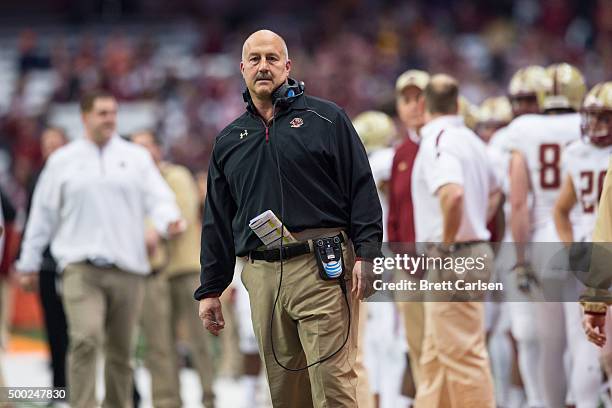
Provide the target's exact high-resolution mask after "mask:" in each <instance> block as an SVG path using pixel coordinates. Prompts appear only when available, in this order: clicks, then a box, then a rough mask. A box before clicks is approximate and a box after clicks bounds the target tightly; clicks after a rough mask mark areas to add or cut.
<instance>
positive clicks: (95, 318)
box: [63, 263, 145, 408]
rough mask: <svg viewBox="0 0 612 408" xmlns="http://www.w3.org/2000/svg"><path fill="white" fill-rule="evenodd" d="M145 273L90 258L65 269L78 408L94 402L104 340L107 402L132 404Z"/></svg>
mask: <svg viewBox="0 0 612 408" xmlns="http://www.w3.org/2000/svg"><path fill="white" fill-rule="evenodd" d="M144 285H145V281H144V277H143V276H140V275H136V274H133V273H129V272H125V271H122V270H119V269H116V268H111V269H108V268H97V267H94V266H91V265H88V264H86V263H75V264H70V265H68V266H67V267H66V269H65V270H64V277H63V294H64V296H63V299H64V308H65V310H66V318H67V322H68V330H69V332H68V333H69V336H70V345H69V349H68V384H69V385H70V406H71V407H72V408H93V407H96V406H98V405H97V403H96V399H95V383H96V357H97V354H98V351H99V350H100V349H101V348H102V347H103V346H104V357H105V367H104V381H105V388H106V397H105V399H104V403H103V405H102V406H103V407H109V408H111V407H112V408H123V407H131V406H132V390H133V386H132V377H133V370H132V365H131V358H132V349H133V345H134V335H135V333H136V330H135V329H136V325H137V323H138V316H139V315H140V309H141V306H142V300H143V297H144Z"/></svg>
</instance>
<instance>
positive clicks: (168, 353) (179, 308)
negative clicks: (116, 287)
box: [141, 271, 214, 408]
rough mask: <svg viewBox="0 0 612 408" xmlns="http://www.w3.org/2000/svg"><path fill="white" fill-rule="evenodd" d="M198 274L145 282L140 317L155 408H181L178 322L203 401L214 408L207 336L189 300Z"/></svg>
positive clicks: (158, 277) (186, 274)
mask: <svg viewBox="0 0 612 408" xmlns="http://www.w3.org/2000/svg"><path fill="white" fill-rule="evenodd" d="M198 281H199V273H198V272H197V271H196V272H194V273H185V274H182V275H178V276H174V277H171V278H167V277H165V276H163V275H157V276H151V277H149V278H148V280H147V291H146V294H145V301H144V309H143V313H142V317H141V321H142V328H143V333H144V336H145V340H146V353H145V365H146V366H147V368H148V369H149V371H150V373H151V388H152V394H153V395H152V396H153V405H154V406H155V407H156V408H165V407H177V408H178V407H181V406H182V403H181V396H180V382H179V367H178V355H177V351H176V331H177V324H178V323H179V321H184V322H185V325H186V327H187V332H188V338H189V346H190V349H191V356H192V358H193V362H194V366H195V369H196V370H197V372H198V375H199V376H200V382H201V385H202V401H203V403H204V405H205V406H206V408H212V407H214V393H213V389H212V375H213V369H212V365H211V362H210V358H209V351H208V348H209V344H210V337H209V336H210V335H209V334H208V332H206V331H205V330H204V329H203V328H202V323H201V321H200V318H199V317H198V303H197V302H195V301H194V300H193V298H192V295H193V292H194V291H195V289H196V287H197V285H198Z"/></svg>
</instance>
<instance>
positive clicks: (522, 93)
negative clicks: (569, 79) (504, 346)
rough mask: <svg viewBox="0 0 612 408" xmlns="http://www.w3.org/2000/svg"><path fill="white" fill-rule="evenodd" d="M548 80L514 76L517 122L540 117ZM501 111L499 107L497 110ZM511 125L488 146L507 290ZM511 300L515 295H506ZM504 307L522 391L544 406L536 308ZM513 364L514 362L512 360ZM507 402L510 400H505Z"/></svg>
mask: <svg viewBox="0 0 612 408" xmlns="http://www.w3.org/2000/svg"><path fill="white" fill-rule="evenodd" d="M549 82H550V81H549V77H548V73H547V72H546V69H545V68H543V67H540V66H537V65H532V66H528V67H525V68H522V69H520V70H518V71H517V72H516V73H515V74H514V75H513V77H512V79H511V81H510V84H509V86H508V97H509V100H510V104H511V108H512V114H513V116H514V121H517V120H520V117H521V116H522V115H534V114H539V113H540V112H541V111H542V106H543V102H544V96H545V91H546V90H547V89H548V86H549ZM498 110H499V108H498ZM509 129H510V126H506V127H502V128H500V129H498V130H497V131H496V132H495V133H494V134H493V136H492V138H491V140H490V142H489V145H488V150H489V155H490V156H491V157H492V159H493V160H492V161H493V162H494V163H497V166H496V169H497V171H498V172H499V178H500V180H502V191H503V193H504V195H505V196H506V202H505V203H504V207H503V209H504V218H505V228H504V233H503V237H502V238H501V239H500V240H501V241H502V242H503V244H502V245H501V246H500V248H499V252H498V254H497V257H496V265H495V270H496V273H497V275H498V276H499V277H500V278H501V279H502V281H503V282H504V283H505V285H504V287H505V288H506V291H508V290H512V289H514V288H515V287H516V281H515V275H512V274H510V271H511V269H512V268H513V267H514V265H515V264H516V253H515V251H514V248H513V247H512V245H511V243H512V242H513V238H512V230H511V228H510V219H511V206H510V200H509V199H508V197H509V194H510V179H509V172H510V158H511V155H512V153H511V145H510V143H511V142H512V138H511V132H510V130H509ZM507 298H509V299H510V300H516V299H512V298H513V296H512V295H509V296H507ZM505 306H506V308H507V311H508V315H509V318H510V331H511V333H512V337H513V339H514V341H515V342H516V349H517V354H518V356H517V360H518V371H519V372H520V376H521V378H522V383H523V388H524V392H525V394H526V395H525V396H526V399H527V405H528V407H530V408H531V407H542V406H544V403H543V401H542V396H541V395H542V393H541V390H540V385H539V379H538V373H537V355H538V352H539V346H538V337H537V333H536V330H535V325H536V321H535V310H534V305H533V304H532V303H529V302H516V301H512V302H507V303H505ZM513 362H514V361H513ZM512 383H513V385H514V387H512V388H510V394H506V395H507V398H505V400H504V401H505V403H506V406H512V404H513V403H516V401H517V400H520V399H522V395H519V393H520V384H521V381H520V380H518V379H516V378H514V379H512ZM506 400H507V401H506Z"/></svg>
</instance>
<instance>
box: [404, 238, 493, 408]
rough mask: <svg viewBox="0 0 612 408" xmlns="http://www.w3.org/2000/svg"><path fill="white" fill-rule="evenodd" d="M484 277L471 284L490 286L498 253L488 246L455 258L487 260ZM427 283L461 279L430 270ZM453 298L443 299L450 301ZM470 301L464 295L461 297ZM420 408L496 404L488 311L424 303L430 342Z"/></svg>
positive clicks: (477, 246) (425, 342) (477, 305)
mask: <svg viewBox="0 0 612 408" xmlns="http://www.w3.org/2000/svg"><path fill="white" fill-rule="evenodd" d="M483 255H484V260H485V262H484V263H485V268H484V271H482V272H480V273H479V272H474V273H467V274H466V275H465V276H463V277H462V279H464V280H465V281H466V282H472V281H475V280H477V279H481V280H483V281H487V282H488V280H489V278H490V274H491V271H492V261H493V252H492V250H491V248H490V247H489V245H488V244H473V245H469V246H465V247H462V248H461V249H459V250H458V251H456V252H454V253H453V254H452V256H453V257H468V256H471V257H476V256H483ZM426 278H427V280H428V281H430V282H432V281H442V280H447V279H451V280H452V279H453V278H454V279H456V275H455V274H454V273H453V272H452V271H451V273H450V274H449V273H446V272H441V271H437V270H430V271H429V272H428V274H427V276H426ZM447 295H448V292H447V293H445V294H443V295H441V296H447ZM462 295H465V294H462ZM420 366H421V367H420V379H419V387H418V390H417V397H416V401H415V407H416V408H430V407H437V408H472V407H473V408H493V407H495V398H494V393H493V380H492V376H491V370H490V364H489V355H488V353H487V348H486V344H485V333H484V305H483V304H482V303H479V302H467V301H455V302H448V301H430V302H427V303H425V338H424V340H423V351H422V354H421V361H420Z"/></svg>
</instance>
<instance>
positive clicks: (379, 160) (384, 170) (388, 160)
mask: <svg viewBox="0 0 612 408" xmlns="http://www.w3.org/2000/svg"><path fill="white" fill-rule="evenodd" d="M394 155H395V149H394V148H392V147H385V148H382V149H379V150H376V151H374V152H372V153H370V155H369V156H368V160H369V161H370V168H371V169H372V177H373V178H374V183H376V191H377V192H378V199H379V200H380V206H381V208H382V214H383V242H385V241H387V219H388V217H389V199H388V198H387V196H386V195H385V193H383V191H381V186H382V184H383V183H385V182H388V181H389V180H390V179H391V166H392V164H393V156H394Z"/></svg>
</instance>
